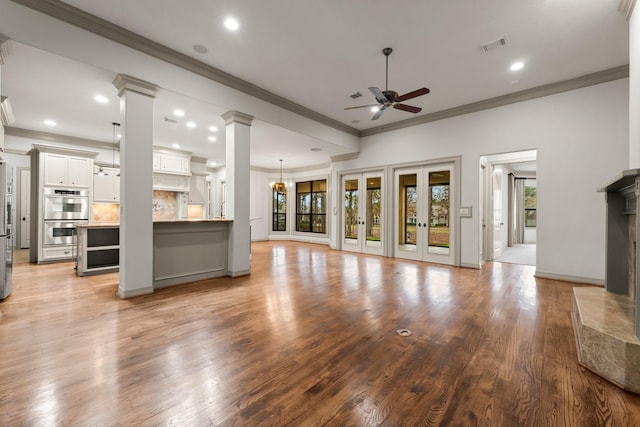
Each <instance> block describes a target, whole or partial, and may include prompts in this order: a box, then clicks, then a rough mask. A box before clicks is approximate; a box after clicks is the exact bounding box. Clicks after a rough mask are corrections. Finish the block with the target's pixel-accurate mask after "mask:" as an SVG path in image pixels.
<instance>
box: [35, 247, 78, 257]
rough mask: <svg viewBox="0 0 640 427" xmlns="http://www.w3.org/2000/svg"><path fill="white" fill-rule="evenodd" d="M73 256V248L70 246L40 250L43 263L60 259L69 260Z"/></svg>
mask: <svg viewBox="0 0 640 427" xmlns="http://www.w3.org/2000/svg"><path fill="white" fill-rule="evenodd" d="M73 254H74V253H73V246H71V245H69V246H56V247H44V248H42V258H43V261H53V260H60V259H67V260H70V259H71V257H72V256H73Z"/></svg>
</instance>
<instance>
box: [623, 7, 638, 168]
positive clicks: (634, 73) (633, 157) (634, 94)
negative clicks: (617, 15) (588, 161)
mask: <svg viewBox="0 0 640 427" xmlns="http://www.w3.org/2000/svg"><path fill="white" fill-rule="evenodd" d="M619 9H620V11H621V12H623V13H624V14H625V15H626V16H627V19H628V20H629V169H636V168H640V11H639V10H638V7H637V2H636V0H622V1H621V2H620V5H619Z"/></svg>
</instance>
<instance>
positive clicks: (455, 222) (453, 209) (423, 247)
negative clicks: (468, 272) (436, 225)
mask: <svg viewBox="0 0 640 427" xmlns="http://www.w3.org/2000/svg"><path fill="white" fill-rule="evenodd" d="M437 170H449V171H450V186H449V227H450V228H449V233H450V234H449V242H450V245H449V249H450V250H449V253H448V254H436V253H430V251H429V244H428V234H427V233H428V230H429V226H427V228H424V227H422V224H425V222H426V223H428V221H429V219H428V218H429V213H428V211H429V202H428V201H427V199H430V196H429V197H427V195H428V193H429V182H428V179H429V172H432V171H437ZM460 173H461V171H460V158H459V157H456V158H450V159H440V160H436V161H433V162H428V163H422V164H412V165H410V166H409V165H408V166H407V167H397V168H395V169H394V173H393V178H394V179H393V192H392V197H393V215H392V218H391V221H387V222H392V223H393V224H394V226H393V250H394V256H395V257H398V258H406V259H413V260H417V261H428V262H434V263H440V264H449V265H460V232H459V229H460V215H459V209H458V208H459V206H460ZM407 174H416V184H417V191H418V206H417V210H418V221H417V222H419V223H420V224H421V226H420V227H417V228H416V233H417V240H416V243H417V244H416V245H415V247H414V245H402V244H400V230H399V228H400V222H399V218H398V215H399V212H400V194H399V176H400V175H407ZM388 193H389V192H388Z"/></svg>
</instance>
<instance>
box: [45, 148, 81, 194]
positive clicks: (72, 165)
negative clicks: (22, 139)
mask: <svg viewBox="0 0 640 427" xmlns="http://www.w3.org/2000/svg"><path fill="white" fill-rule="evenodd" d="M43 163H44V164H43V177H44V182H43V184H44V185H45V186H51V187H70V188H89V187H90V184H91V169H92V168H91V165H92V163H93V159H90V158H86V157H76V156H66V155H64V154H58V153H44V155H43Z"/></svg>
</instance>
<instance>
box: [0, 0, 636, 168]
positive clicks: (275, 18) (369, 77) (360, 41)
mask: <svg viewBox="0 0 640 427" xmlns="http://www.w3.org/2000/svg"><path fill="white" fill-rule="evenodd" d="M65 3H67V4H69V5H72V6H75V7H78V8H80V9H82V10H84V11H86V12H89V13H91V14H94V15H96V16H98V17H101V18H103V19H105V20H107V21H110V22H113V23H115V24H117V25H120V26H122V27H124V28H126V29H128V30H130V31H133V32H135V33H137V34H139V35H142V36H144V37H147V38H149V39H151V40H154V41H156V42H159V43H161V44H163V45H165V46H167V47H169V48H172V49H174V50H176V51H178V52H181V53H183V54H186V55H189V56H191V57H193V58H195V59H197V60H199V61H202V62H205V63H206V64H209V65H211V66H213V67H216V68H218V69H220V70H223V71H225V72H228V73H230V74H232V75H234V76H236V77H239V78H241V79H243V80H246V81H247V82H250V83H252V84H254V85H257V86H259V87H261V88H263V89H266V90H268V91H270V92H272V93H274V94H276V95H278V96H281V97H283V98H286V99H288V100H290V101H293V102H295V103H297V104H300V105H302V106H304V107H307V108H309V109H311V110H313V111H316V112H318V113H320V114H322V115H324V116H326V117H329V118H331V119H334V120H337V121H339V122H341V123H344V124H346V125H348V126H351V127H353V128H355V129H358V130H363V129H369V128H372V127H374V126H380V125H385V124H389V123H393V122H396V121H400V120H404V119H407V118H410V117H414V116H413V115H412V114H411V113H407V112H403V111H396V110H387V111H385V113H384V114H383V116H382V118H381V119H380V120H378V121H376V122H372V121H371V120H370V118H371V115H372V113H370V112H369V110H368V109H358V110H349V111H345V110H344V107H347V106H354V105H361V104H369V103H371V102H373V101H374V98H373V96H372V95H371V93H370V92H369V91H368V89H367V88H368V87H369V86H377V87H380V88H384V84H385V81H384V77H385V73H384V72H385V68H384V67H385V62H384V56H383V55H382V53H381V50H382V48H384V47H387V46H389V47H392V48H393V49H394V51H393V53H392V54H391V56H390V57H389V88H390V89H393V90H395V91H397V92H399V93H401V94H402V93H405V92H409V91H411V90H414V89H417V88H420V87H423V86H426V87H428V88H429V89H430V90H431V93H430V94H429V95H426V96H422V97H419V98H415V99H413V100H411V101H407V102H406V103H407V104H411V105H416V106H419V107H422V108H423V111H422V112H421V113H420V114H421V115H422V114H429V113H433V112H436V111H442V110H445V109H448V108H452V107H456V106H460V105H465V104H469V103H472V102H476V101H481V100H485V99H489V98H493V97H496V96H501V95H506V94H509V93H514V92H518V91H521V90H525V89H530V88H534V87H537V86H541V85H545V84H549V83H554V82H559V81H563V80H567V79H571V78H575V77H579V76H582V75H585V74H589V73H593V72H597V71H602V70H606V69H609V68H613V67H617V66H620V65H625V64H627V63H628V24H627V22H626V21H625V18H624V16H623V15H622V14H620V13H619V12H617V5H618V0H520V1H513V0H483V1H472V0H467V1H464V0H455V1H437V0H422V1H417V0H411V1H410V0H399V1H395V2H389V1H388V0H350V1H339V0H326V1H321V2H318V1H293V2H292V1H290V0H288V1H284V0H270V1H268V2H265V1H260V0H251V1H249V0H247V1H242V2H238V1H231V0H219V1H215V2H212V1H210V0H190V1H188V2H176V1H173V0H136V1H129V0H110V1H108V2H105V1H102V0H67V1H65ZM230 15H231V16H234V17H235V18H237V19H238V20H239V22H240V29H239V30H238V31H237V32H235V33H231V32H229V31H227V30H226V29H225V28H224V27H223V26H222V21H223V19H224V18H225V17H226V16H230ZM0 31H1V30H0ZM7 35H8V36H9V37H11V38H14V40H17V41H12V42H11V43H12V53H11V54H10V55H9V56H7V58H5V64H4V65H3V67H2V94H3V95H4V96H9V98H10V99H11V103H12V106H13V109H14V113H15V117H16V123H15V124H14V126H15V127H21V128H26V129H35V130H46V131H54V132H58V133H61V134H66V135H72V136H79V137H83V138H91V139H97V140H102V141H110V140H111V139H112V137H111V135H112V128H111V122H113V121H118V118H119V109H118V108H119V107H118V101H117V97H116V93H115V88H114V87H113V85H112V84H111V81H112V80H113V77H114V75H115V73H114V72H113V71H107V70H103V69H97V68H94V67H92V66H88V65H86V64H80V63H78V62H75V61H72V60H69V59H66V58H61V57H58V56H56V55H53V54H50V53H47V52H44V51H42V50H39V49H35V48H33V47H29V46H26V45H23V44H21V43H19V41H20V40H19V37H18V38H16V37H12V34H7ZM503 35H506V37H507V40H508V43H507V45H506V46H504V47H501V48H498V49H496V50H493V51H491V52H489V53H486V54H485V53H483V52H482V50H481V48H480V45H481V44H483V43H487V42H490V41H492V40H495V39H497V38H498V37H500V36H503ZM194 45H201V46H204V47H206V49H207V50H208V53H206V54H200V53H197V52H196V51H195V50H194V49H193V47H194ZM515 61H523V62H524V63H525V66H524V68H523V69H522V70H520V71H518V72H512V71H510V70H509V66H510V64H511V63H513V62H515ZM514 81H517V83H515V82H514ZM358 91H359V92H360V93H362V94H363V96H362V97H361V98H359V99H357V100H352V99H350V98H349V95H350V94H352V93H354V92H358ZM95 93H102V94H104V95H105V96H107V97H109V99H110V100H111V102H110V103H109V104H107V105H98V104H96V103H95V102H94V101H93V99H92V98H93V95H94V94H95ZM213 102H215V101H213ZM154 105H155V123H156V125H155V129H154V131H155V136H156V144H157V145H164V146H170V145H171V144H172V143H174V142H178V143H180V145H181V149H184V150H187V151H191V152H193V154H194V155H197V156H200V157H206V158H208V159H209V160H211V161H216V162H224V148H223V147H224V126H223V123H222V120H221V119H220V115H221V114H222V113H223V112H225V111H227V110H228V108H227V107H226V106H224V105H213V104H211V103H205V102H202V101H197V100H193V99H189V98H186V97H184V96H183V95H180V94H179V93H176V92H171V91H169V90H161V91H160V93H159V94H158V97H157V99H156V102H155V104H154ZM174 108H182V109H184V110H185V111H186V112H187V115H186V116H185V118H183V119H179V122H178V123H170V122H167V121H165V120H164V118H165V117H168V118H170V119H178V118H176V117H173V116H172V115H171V112H172V111H173V109H174ZM49 116H51V117H52V118H54V116H55V120H56V121H57V122H58V126H56V129H55V130H52V129H50V128H46V126H44V125H42V120H43V119H44V118H46V117H49ZM187 119H191V120H194V121H196V123H197V124H198V127H197V128H195V129H187V128H186V127H185V126H184V122H186V120H187ZM256 119H257V120H256V122H254V125H253V126H252V146H251V150H252V152H251V159H252V160H251V163H252V165H254V166H261V167H267V168H277V167H279V162H278V159H280V158H283V159H284V166H285V168H295V167H308V166H310V165H317V164H323V163H326V162H327V161H328V160H329V156H335V155H340V154H346V153H348V151H349V150H347V149H346V148H343V147H340V146H337V145H333V144H330V143H328V142H326V141H320V140H318V139H315V138H312V137H309V136H306V135H302V134H300V133H298V132H294V131H291V130H287V129H283V128H282V127H278V126H274V125H271V124H269V123H267V122H266V121H262V120H261V118H260V117H256ZM211 124H214V125H216V126H217V127H218V129H220V131H219V132H217V134H215V136H216V137H217V141H216V142H214V143H210V142H209V141H207V137H208V136H209V135H210V133H209V132H208V131H207V128H208V126H209V125H211ZM313 147H318V148H321V149H322V151H320V152H312V151H310V149H311V148H313Z"/></svg>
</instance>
